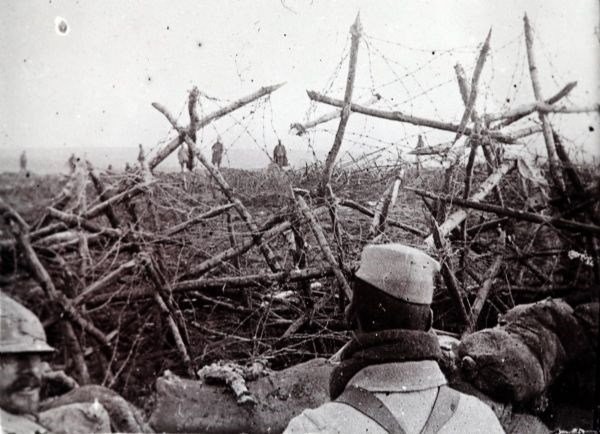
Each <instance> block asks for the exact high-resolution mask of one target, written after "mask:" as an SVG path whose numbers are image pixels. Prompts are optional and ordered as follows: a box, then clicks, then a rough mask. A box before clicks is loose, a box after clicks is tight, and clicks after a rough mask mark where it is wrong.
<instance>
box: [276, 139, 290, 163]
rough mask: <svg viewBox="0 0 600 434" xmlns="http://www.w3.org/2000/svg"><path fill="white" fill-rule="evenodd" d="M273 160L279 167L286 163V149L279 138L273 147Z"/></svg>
mask: <svg viewBox="0 0 600 434" xmlns="http://www.w3.org/2000/svg"><path fill="white" fill-rule="evenodd" d="M273 161H274V162H275V164H277V165H278V166H279V167H284V166H287V165H288V159H287V151H286V150H285V146H283V144H282V143H281V140H279V141H278V142H277V145H276V146H275V149H273Z"/></svg>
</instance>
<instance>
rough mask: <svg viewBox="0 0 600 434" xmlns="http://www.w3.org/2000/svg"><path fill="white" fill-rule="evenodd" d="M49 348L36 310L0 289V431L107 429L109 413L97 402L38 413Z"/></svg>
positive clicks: (51, 349)
mask: <svg viewBox="0 0 600 434" xmlns="http://www.w3.org/2000/svg"><path fill="white" fill-rule="evenodd" d="M53 351H54V348H52V347H51V346H50V345H48V343H47V342H46V333H45V332H44V328H43V327H42V323H41V322H40V320H39V319H38V318H37V316H35V314H34V313H33V312H31V311H30V310H29V309H27V308H26V307H24V306H23V305H21V304H20V303H18V302H17V301H15V300H14V299H12V298H11V297H9V296H8V295H6V294H4V293H1V292H0V432H6V433H15V434H17V433H34V432H37V433H46V432H48V431H61V432H65V433H73V432H106V431H110V420H109V416H108V414H107V413H106V410H105V409H104V408H103V407H102V406H99V405H97V406H96V407H92V406H89V405H88V406H86V405H84V404H71V405H65V406H63V407H58V408H57V409H52V410H48V411H46V412H44V413H41V414H38V409H39V404H40V389H41V386H42V380H43V378H42V377H43V375H42V374H43V369H44V363H43V362H42V356H44V355H45V354H48V353H52V352H53ZM82 415H84V416H85V417H82Z"/></svg>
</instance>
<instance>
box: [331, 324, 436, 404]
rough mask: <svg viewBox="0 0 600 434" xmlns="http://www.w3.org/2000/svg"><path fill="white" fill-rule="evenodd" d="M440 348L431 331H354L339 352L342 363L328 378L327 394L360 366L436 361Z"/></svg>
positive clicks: (335, 391)
mask: <svg viewBox="0 0 600 434" xmlns="http://www.w3.org/2000/svg"><path fill="white" fill-rule="evenodd" d="M441 357H442V350H441V349H440V345H439V343H438V339H437V336H436V335H435V334H434V333H432V332H424V331H416V330H384V331H379V332H374V333H357V334H356V335H355V336H354V337H353V338H352V340H351V341H350V343H349V345H348V346H347V347H346V348H345V349H344V350H343V352H342V354H341V360H342V361H341V363H340V364H339V365H338V366H336V367H335V368H334V369H333V372H332V374H331V377H330V379H329V395H330V396H331V399H332V400H333V399H335V398H337V397H338V396H339V395H340V394H341V393H342V392H343V391H344V389H345V387H346V384H347V383H348V381H350V379H351V378H352V377H353V376H354V375H355V374H356V373H357V372H358V371H360V370H361V369H363V368H366V367H367V366H371V365H380V364H382V363H394V362H408V361H419V360H436V361H437V360H439V359H440V358H441Z"/></svg>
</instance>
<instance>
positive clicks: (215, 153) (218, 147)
mask: <svg viewBox="0 0 600 434" xmlns="http://www.w3.org/2000/svg"><path fill="white" fill-rule="evenodd" d="M222 159H223V143H221V137H220V136H219V137H217V141H216V142H215V143H214V144H213V145H212V164H214V165H215V166H217V167H221V160H222Z"/></svg>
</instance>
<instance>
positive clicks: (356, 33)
mask: <svg viewBox="0 0 600 434" xmlns="http://www.w3.org/2000/svg"><path fill="white" fill-rule="evenodd" d="M361 32H362V26H361V24H360V14H359V15H357V16H356V20H355V21H354V24H353V25H352V27H350V34H351V35H352V43H351V46H350V60H349V64H348V77H347V79H346V92H345V93H344V105H343V107H342V113H341V116H340V123H339V125H338V129H337V132H336V133H335V139H334V141H333V146H332V147H331V150H330V151H329V154H328V155H327V159H326V160H325V168H324V169H323V179H322V181H321V191H322V192H323V193H324V192H325V186H326V185H327V184H329V181H330V180H331V174H332V173H333V166H334V164H335V159H336V158H337V154H338V152H339V151H340V147H341V146H342V140H343V138H344V131H345V130H346V125H347V123H348V118H349V117H350V104H351V103H352V91H353V89H354V77H355V75H356V60H357V59H358V44H359V42H360V36H361Z"/></svg>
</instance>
